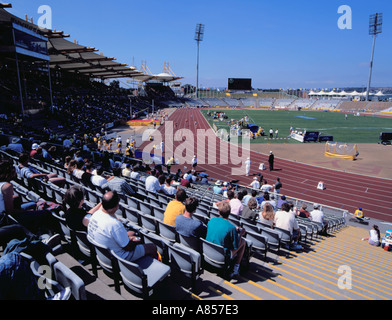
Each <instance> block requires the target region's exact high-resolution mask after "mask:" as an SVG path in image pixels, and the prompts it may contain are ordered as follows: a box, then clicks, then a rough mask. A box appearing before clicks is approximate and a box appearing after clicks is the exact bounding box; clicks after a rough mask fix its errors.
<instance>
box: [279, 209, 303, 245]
mask: <svg viewBox="0 0 392 320" xmlns="http://www.w3.org/2000/svg"><path fill="white" fill-rule="evenodd" d="M274 221H275V227H277V228H280V229H283V230H287V231H289V232H290V233H291V235H292V237H293V240H294V242H293V244H292V246H291V248H292V249H294V250H301V249H302V246H301V245H300V244H298V240H299V239H300V237H301V233H300V229H299V226H298V223H297V219H296V218H295V217H294V215H293V214H292V213H291V212H290V205H289V204H288V203H284V204H283V205H282V208H281V210H278V211H277V212H276V213H275V220H274Z"/></svg>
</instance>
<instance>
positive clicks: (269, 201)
mask: <svg viewBox="0 0 392 320" xmlns="http://www.w3.org/2000/svg"><path fill="white" fill-rule="evenodd" d="M266 203H270V204H271V205H272V207H273V208H274V210H276V202H275V200H272V199H270V195H269V193H268V192H264V201H263V202H262V203H261V205H260V207H261V208H263V207H264V205H265V204H266Z"/></svg>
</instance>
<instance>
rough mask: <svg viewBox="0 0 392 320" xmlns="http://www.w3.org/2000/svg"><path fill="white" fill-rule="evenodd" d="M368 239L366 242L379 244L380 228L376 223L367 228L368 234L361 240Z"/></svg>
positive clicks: (374, 244)
mask: <svg viewBox="0 0 392 320" xmlns="http://www.w3.org/2000/svg"><path fill="white" fill-rule="evenodd" d="M365 240H366V241H368V243H369V244H370V245H372V246H376V247H378V246H379V245H380V244H381V234H380V229H379V228H378V226H377V225H373V228H372V229H371V230H369V236H368V237H366V238H362V241H365Z"/></svg>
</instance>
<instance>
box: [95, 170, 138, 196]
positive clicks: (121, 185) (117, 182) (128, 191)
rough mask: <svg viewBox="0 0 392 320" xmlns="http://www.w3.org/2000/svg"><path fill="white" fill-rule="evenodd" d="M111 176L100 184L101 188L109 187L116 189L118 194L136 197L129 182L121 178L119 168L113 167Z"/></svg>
mask: <svg viewBox="0 0 392 320" xmlns="http://www.w3.org/2000/svg"><path fill="white" fill-rule="evenodd" d="M112 171H113V178H112V179H109V180H108V181H107V183H105V184H104V185H103V186H102V189H106V188H107V189H109V190H112V191H116V192H117V193H118V194H121V195H127V196H134V197H138V194H137V193H136V192H135V190H133V189H132V187H131V186H130V184H129V183H128V182H127V181H125V180H124V179H123V178H121V168H113V170H112Z"/></svg>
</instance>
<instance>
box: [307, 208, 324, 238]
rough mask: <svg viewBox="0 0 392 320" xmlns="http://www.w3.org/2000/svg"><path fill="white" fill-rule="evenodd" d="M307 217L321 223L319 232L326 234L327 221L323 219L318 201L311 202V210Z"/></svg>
mask: <svg viewBox="0 0 392 320" xmlns="http://www.w3.org/2000/svg"><path fill="white" fill-rule="evenodd" d="M309 219H310V220H312V221H314V222H318V223H321V224H322V225H323V230H322V231H321V234H323V235H327V228H328V222H327V221H324V212H323V211H321V210H320V205H319V204H318V203H315V204H313V210H312V211H311V212H310V216H309Z"/></svg>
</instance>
